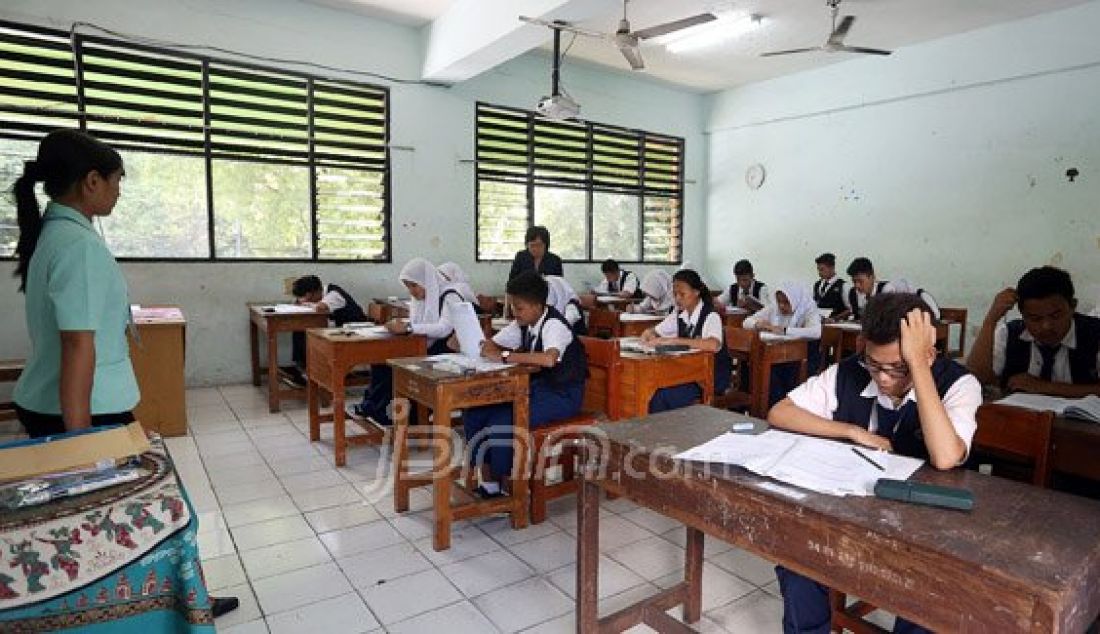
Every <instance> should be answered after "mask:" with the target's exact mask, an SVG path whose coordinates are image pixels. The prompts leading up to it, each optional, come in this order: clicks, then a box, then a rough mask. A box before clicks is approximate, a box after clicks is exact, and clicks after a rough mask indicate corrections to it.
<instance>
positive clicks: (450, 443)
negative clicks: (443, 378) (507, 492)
mask: <svg viewBox="0 0 1100 634" xmlns="http://www.w3.org/2000/svg"><path fill="white" fill-rule="evenodd" d="M434 414H435V416H434V418H433V419H432V422H431V434H432V454H433V455H432V506H433V515H434V519H435V532H434V534H433V536H432V548H434V549H435V550H437V551H439V550H447V549H448V548H450V547H451V479H452V478H453V477H454V474H453V471H452V469H451V463H452V462H453V460H452V458H453V457H454V438H452V436H451V407H450V405H448V404H443V405H441V406H439V407H437V408H436V409H435V412H434Z"/></svg>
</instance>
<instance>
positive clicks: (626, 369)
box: [619, 350, 714, 418]
mask: <svg viewBox="0 0 1100 634" xmlns="http://www.w3.org/2000/svg"><path fill="white" fill-rule="evenodd" d="M620 356H621V358H622V373H621V376H622V382H621V384H620V385H621V388H620V390H619V395H620V397H621V406H620V408H619V411H620V414H621V415H622V417H624V418H632V417H634V416H645V415H646V414H647V413H648V412H649V401H650V399H652V398H653V395H654V394H656V392H657V390H659V389H661V388H663V387H673V386H676V385H683V384H685V383H697V384H698V385H699V387H700V388H702V390H703V403H704V404H707V405H709V404H710V402H711V400H712V399H713V398H714V355H713V354H711V353H709V352H699V351H693V352H686V353H674V354H646V353H642V352H631V351H629V350H623V351H622V352H621V353H620Z"/></svg>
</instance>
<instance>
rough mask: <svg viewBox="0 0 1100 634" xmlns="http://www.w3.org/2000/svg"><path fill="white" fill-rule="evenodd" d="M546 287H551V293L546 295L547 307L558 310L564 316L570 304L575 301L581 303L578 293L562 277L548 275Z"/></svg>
mask: <svg viewBox="0 0 1100 634" xmlns="http://www.w3.org/2000/svg"><path fill="white" fill-rule="evenodd" d="M545 277H546V285H547V286H549V287H550V292H549V293H547V294H546V305H547V306H553V307H554V308H556V309H557V310H558V312H559V313H561V314H562V316H563V317H564V316H565V309H566V307H567V306H569V303H570V302H571V301H573V300H577V301H578V302H579V301H580V298H579V297H577V292H576V291H575V290H573V287H572V286H571V285H570V284H569V282H567V281H566V279H565V278H564V277H562V276H560V275H547V276H545Z"/></svg>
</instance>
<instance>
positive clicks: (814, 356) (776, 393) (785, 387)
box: [768, 339, 821, 409]
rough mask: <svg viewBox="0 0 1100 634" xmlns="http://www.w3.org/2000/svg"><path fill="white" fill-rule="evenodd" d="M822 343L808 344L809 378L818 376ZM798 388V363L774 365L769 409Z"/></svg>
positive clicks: (814, 341)
mask: <svg viewBox="0 0 1100 634" xmlns="http://www.w3.org/2000/svg"><path fill="white" fill-rule="evenodd" d="M820 343H821V342H820V341H818V340H816V339H814V340H813V341H807V342H806V348H807V350H806V376H807V377H811V376H813V375H815V374H817V368H818V365H819V364H820V362H821V345H820ZM796 387H798V363H780V364H779V365H773V366H772V372H771V378H770V379H769V381H768V408H769V409H770V408H771V407H773V406H774V405H775V404H776V403H778V402H779V401H782V400H783V399H784V398H786V396H787V394H788V393H790V391H791V390H793V389H794V388H796Z"/></svg>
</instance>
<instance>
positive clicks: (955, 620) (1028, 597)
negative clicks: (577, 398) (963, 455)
mask: <svg viewBox="0 0 1100 634" xmlns="http://www.w3.org/2000/svg"><path fill="white" fill-rule="evenodd" d="M744 420H752V419H746V418H745V417H742V416H739V415H737V414H733V413H731V412H723V411H720V410H717V409H713V408H709V407H699V406H694V407H689V408H684V409H680V410H676V411H672V412H664V413H661V414H656V415H653V416H649V417H646V418H643V419H639V420H633V421H625V422H618V423H614V424H603V425H599V426H597V427H595V428H592V429H590V430H588V431H587V433H586V436H587V437H588V438H590V439H591V440H590V442H586V443H583V444H582V447H581V450H582V456H584V462H582V464H583V465H584V467H583V469H582V475H583V478H584V482H583V484H582V485H581V494H580V500H579V503H578V505H577V517H578V520H577V527H578V530H577V589H578V590H577V611H576V618H577V626H576V631H578V632H583V633H585V634H592V633H595V632H621V631H623V630H626V629H629V628H630V627H632V626H634V625H636V624H639V623H646V624H648V625H650V626H651V627H653V628H654V629H657V630H658V631H662V632H687V631H691V630H688V629H686V628H685V626H684V625H683V624H682V623H680V622H679V621H677V620H676V619H675V618H673V617H671V616H669V615H668V614H666V611H667V610H669V609H671V608H673V607H676V606H678V605H682V606H683V617H684V621H686V622H689V623H692V622H695V621H697V620H698V619H699V617H700V613H701V604H702V583H703V581H702V578H703V540H704V537H703V536H704V533H705V534H707V535H709V536H711V538H717V539H722V540H724V541H726V542H728V543H731V544H734V545H736V546H738V547H740V548H743V549H745V550H747V551H749V552H752V553H754V554H756V555H759V556H761V557H764V558H766V559H769V560H771V561H774V562H777V563H779V564H782V565H783V566H786V567H787V568H789V569H791V570H794V571H795V572H798V573H799V574H803V575H807V576H809V577H811V578H813V579H816V580H818V581H820V582H821V583H823V584H826V585H828V586H830V587H832V588H835V589H836V590H838V591H841V592H845V593H847V594H852V595H855V596H858V597H860V598H861V599H863V600H866V601H868V602H870V603H872V604H874V605H877V606H879V607H881V608H882V609H884V610H887V611H889V612H893V613H894V614H897V615H900V616H903V617H905V618H906V619H909V620H911V621H913V622H915V623H917V624H919V625H922V626H924V627H927V628H931V629H933V630H935V631H944V632H963V631H965V632H997V633H1007V632H1053V633H1056V634H1059V633H1062V632H1066V633H1070V632H1083V631H1085V629H1086V628H1087V627H1088V626H1089V625H1090V624H1091V623H1092V622H1093V620H1094V619H1095V618H1096V616H1097V613H1098V612H1100V503H1098V502H1096V501H1094V500H1089V499H1086V498H1082V497H1077V496H1073V495H1067V494H1064V493H1058V492H1055V491H1050V490H1046V489H1040V488H1038V487H1034V486H1030V485H1025V484H1021V483H1018V482H1013V481H1009V480H1005V479H1002V478H996V477H991V476H983V475H980V474H978V473H975V472H971V471H965V470H962V469H955V470H952V471H948V472H943V471H935V470H933V469H931V468H929V467H927V466H925V467H923V468H922V469H921V470H920V471H918V472H917V474H916V475H914V478H915V479H916V480H919V481H924V482H929V483H932V484H940V485H946V486H953V487H963V488H966V489H969V490H971V491H972V492H973V494H974V499H975V505H974V510H973V511H970V512H960V511H953V510H948V509H940V508H932V507H927V506H918V505H911V504H902V503H899V502H893V501H888V500H880V499H877V498H874V497H843V498H842V497H831V496H827V495H821V494H817V493H812V492H807V491H803V490H799V489H796V488H794V487H789V486H787V485H782V489H775V488H771V489H769V488H766V487H768V486H770V485H772V484H773V482H774V481H772V480H770V479H767V478H763V477H760V476H757V475H754V474H752V473H750V472H748V471H746V470H744V469H741V468H740V467H733V466H730V467H724V466H722V465H718V464H712V465H704V464H702V463H695V462H681V461H675V460H673V459H672V456H673V455H675V454H676V453H678V452H680V451H684V450H687V449H691V448H692V447H695V446H698V445H699V444H702V443H703V442H706V441H708V440H710V439H712V438H715V437H717V436H719V435H721V434H722V433H724V432H726V431H727V430H728V429H729V428H730V425H731V424H732V423H733V422H737V421H744ZM754 422H755V424H756V425H757V430H758V431H759V430H763V429H764V428H765V427H766V425H767V424H766V423H764V422H763V421H754ZM762 485H763V486H762ZM601 489H604V490H606V491H608V492H610V493H615V494H618V495H621V496H625V497H626V498H628V499H630V500H632V501H634V502H636V503H637V504H639V505H641V506H643V507H645V508H648V509H650V510H652V511H655V512H657V513H661V514H662V515H665V516H668V517H671V518H673V519H676V520H678V521H680V522H682V523H683V524H684V525H685V526H686V530H687V551H686V559H685V576H684V580H683V581H682V582H680V583H679V584H677V585H675V586H673V587H671V588H669V589H667V590H664V591H663V592H660V593H658V594H656V595H653V596H652V597H650V598H648V599H645V600H643V601H641V602H639V603H636V604H634V605H632V606H629V607H627V608H624V609H622V610H620V611H618V612H615V613H613V614H611V615H608V616H605V617H603V618H599V612H598V595H597V588H598V573H599V559H600V557H599V520H600V517H599V504H600V497H601V496H600V492H601Z"/></svg>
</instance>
